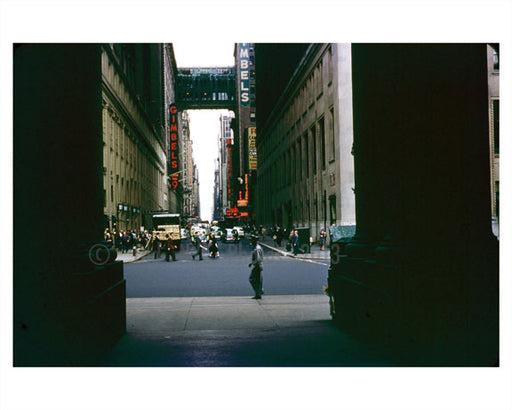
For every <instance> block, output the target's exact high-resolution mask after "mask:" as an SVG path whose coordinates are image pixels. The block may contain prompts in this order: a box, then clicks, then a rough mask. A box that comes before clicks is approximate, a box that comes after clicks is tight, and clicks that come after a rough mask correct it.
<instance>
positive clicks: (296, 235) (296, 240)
mask: <svg viewBox="0 0 512 410" xmlns="http://www.w3.org/2000/svg"><path fill="white" fill-rule="evenodd" d="M299 245H300V241H299V231H295V232H294V234H293V239H292V246H293V254H294V255H297V254H298V253H304V251H303V250H302V249H301V248H300V247H299Z"/></svg>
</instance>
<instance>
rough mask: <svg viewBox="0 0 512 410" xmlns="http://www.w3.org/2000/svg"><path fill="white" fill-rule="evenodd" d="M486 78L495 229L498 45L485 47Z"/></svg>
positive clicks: (497, 205)
mask: <svg viewBox="0 0 512 410" xmlns="http://www.w3.org/2000/svg"><path fill="white" fill-rule="evenodd" d="M487 76H488V84H489V135H490V139H489V144H490V153H491V206H492V219H493V225H494V226H495V227H497V226H498V221H499V209H500V207H499V198H500V171H499V166H500V61H499V45H498V44H492V45H488V46H487ZM495 231H496V229H495Z"/></svg>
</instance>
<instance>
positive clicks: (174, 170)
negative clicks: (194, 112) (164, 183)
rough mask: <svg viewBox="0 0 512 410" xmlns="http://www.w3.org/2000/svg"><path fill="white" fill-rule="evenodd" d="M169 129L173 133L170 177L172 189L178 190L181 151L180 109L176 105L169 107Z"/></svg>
mask: <svg viewBox="0 0 512 410" xmlns="http://www.w3.org/2000/svg"><path fill="white" fill-rule="evenodd" d="M169 122H170V124H169V129H170V133H171V141H170V142H171V144H170V164H169V166H170V172H169V174H170V176H171V187H172V189H177V188H178V181H179V174H178V170H179V159H178V158H179V149H178V108H177V107H176V104H171V105H170V106H169Z"/></svg>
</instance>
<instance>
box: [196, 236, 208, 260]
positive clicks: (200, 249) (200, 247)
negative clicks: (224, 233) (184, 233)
mask: <svg viewBox="0 0 512 410" xmlns="http://www.w3.org/2000/svg"><path fill="white" fill-rule="evenodd" d="M194 246H195V247H196V253H194V254H193V255H192V259H196V256H199V260H200V261H202V260H203V249H204V250H205V251H207V250H208V249H206V248H205V247H204V246H203V245H202V244H201V237H200V236H199V233H198V232H196V234H195V235H194Z"/></svg>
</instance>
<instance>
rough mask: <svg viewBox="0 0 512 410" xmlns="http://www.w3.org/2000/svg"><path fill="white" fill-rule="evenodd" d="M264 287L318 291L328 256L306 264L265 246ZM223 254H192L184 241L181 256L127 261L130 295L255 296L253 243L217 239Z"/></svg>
mask: <svg viewBox="0 0 512 410" xmlns="http://www.w3.org/2000/svg"><path fill="white" fill-rule="evenodd" d="M263 250H264V262H263V278H264V279H263V287H264V290H265V295H267V296H269V295H319V294H323V288H322V287H323V286H326V285H327V268H328V263H327V261H323V263H320V262H318V263H308V262H307V261H305V260H299V259H293V258H289V257H284V256H282V255H281V254H278V253H276V252H273V251H272V250H270V249H268V248H266V247H264V246H263ZM219 251H220V258H215V259H211V258H209V257H208V253H207V252H203V260H202V261H199V259H198V257H196V258H195V260H193V259H192V256H191V255H192V254H193V253H194V249H193V247H192V246H191V243H190V241H189V240H187V241H184V242H183V244H182V249H181V251H180V252H178V253H177V260H176V262H173V261H172V259H171V261H170V262H166V261H165V255H164V254H163V253H162V255H161V257H160V259H159V260H156V259H154V254H149V255H148V256H146V257H144V258H143V259H141V260H139V261H137V262H133V263H127V264H125V266H124V277H125V279H126V297H127V298H149V297H190V296H253V292H252V288H251V286H250V284H249V282H248V277H249V274H250V272H251V268H249V267H248V264H249V262H250V261H251V246H250V244H249V242H248V241H247V240H246V239H242V240H241V241H240V243H238V244H234V243H227V244H224V243H221V242H219Z"/></svg>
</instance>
